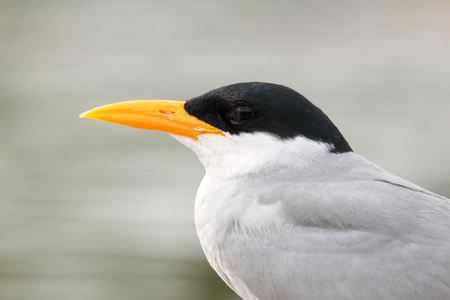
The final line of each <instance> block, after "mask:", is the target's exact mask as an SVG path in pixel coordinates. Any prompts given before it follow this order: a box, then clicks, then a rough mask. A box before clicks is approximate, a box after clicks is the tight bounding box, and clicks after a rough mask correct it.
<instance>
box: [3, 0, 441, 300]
mask: <svg viewBox="0 0 450 300" xmlns="http://www.w3.org/2000/svg"><path fill="white" fill-rule="evenodd" d="M449 11H450V2H449V1H446V0H445V1H438V0H431V1H419V0H412V1H411V0H404V1H395V0H394V1H392V0H381V1H349V0H344V1H333V0H325V1H294V0H279V1H268V0H258V1H257V0H239V1H238V0H227V1H225V0H220V1H206V0H192V1H181V0H175V1H162V0H161V1H157V0H150V1H142V0H141V1H140V0H129V1H118V0H113V1H105V0H94V1H83V0H81V1H80V0H79V1H67V0H63V1H55V0H43V1H4V0H3V1H0V34H1V36H0V43H1V44H0V126H1V127H0V299H1V300H38V299H43V300H44V299H45V300H62V299H64V300H72V299H73V300H78V299H83V300H91V299H92V300H94V299H95V300H103V299H104V300H116V299H117V300H123V299H128V300H135V299H158V300H164V299H238V297H237V296H235V295H234V294H233V293H232V292H231V291H229V290H228V289H227V288H226V286H225V284H224V283H222V282H221V281H220V280H219V279H218V277H217V276H216V275H215V274H214V273H213V271H211V270H210V268H209V266H208V265H207V264H206V261H205V259H204V257H203V254H202V252H201V249H200V246H199V243H198V241H197V237H196V235H195V230H194V224H193V206H194V197H195V193H196V189H197V186H198V183H199V182H200V180H201V178H202V176H203V168H202V166H201V165H200V163H199V162H198V161H197V158H196V157H195V155H194V154H193V153H191V152H190V151H189V150H188V149H186V148H184V147H183V146H182V145H179V144H178V143H177V142H176V141H175V140H172V139H171V138H170V137H169V136H168V135H167V134H165V133H160V132H152V131H146V130H137V129H133V128H129V127H125V126H120V125H115V124H110V123H105V122H98V121H92V120H86V119H83V120H81V119H79V118H78V115H79V114H80V113H81V112H83V111H86V110H88V109H91V108H93V107H96V106H100V105H103V104H107V103H112V102H118V101H124V100H132V99H176V100H186V99H189V98H191V97H195V96H197V95H199V94H201V93H204V92H206V91H208V90H210V89H212V88H215V87H218V86H222V85H226V84H230V83H234V82H241V81H267V82H274V83H279V84H283V85H287V86H290V87H292V88H294V89H296V90H297V91H299V92H301V93H302V94H304V95H305V96H306V97H308V98H309V99H310V100H312V101H313V102H314V103H315V104H317V105H318V106H319V107H321V108H322V109H323V110H324V111H325V112H326V113H327V114H328V115H329V116H330V117H331V119H332V120H334V122H335V123H336V124H337V126H338V127H339V128H340V129H341V131H342V132H343V133H344V135H345V136H346V138H347V139H348V140H349V142H350V144H351V145H352V147H353V148H354V150H355V151H356V152H358V153H360V154H362V155H363V156H365V157H367V158H369V159H370V160H372V161H374V162H376V163H377V164H379V165H381V166H382V167H384V168H386V169H388V170H390V171H392V172H393V173H395V174H397V175H399V176H402V177H405V178H407V179H409V180H411V181H413V182H414V183H417V184H419V185H422V186H424V187H426V188H428V189H431V190H432V191H435V192H438V193H441V194H443V195H446V196H447V197H448V196H450V188H449V185H450V176H449V175H450V167H449V163H448V162H449V161H448V155H449V153H450V139H449V137H450V135H449V128H450V121H449V117H448V115H449V114H450V32H449V28H450V18H449Z"/></svg>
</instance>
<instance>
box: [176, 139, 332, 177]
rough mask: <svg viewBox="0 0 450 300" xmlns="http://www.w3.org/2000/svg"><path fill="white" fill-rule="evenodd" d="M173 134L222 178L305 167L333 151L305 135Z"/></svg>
mask: <svg viewBox="0 0 450 300" xmlns="http://www.w3.org/2000/svg"><path fill="white" fill-rule="evenodd" d="M172 136H173V137H174V138H175V139H177V140H178V141H179V142H181V143H182V144H184V145H185V146H187V147H188V148H190V149H191V150H193V151H194V152H195V153H196V154H197V156H198V158H199V159H200V161H201V163H202V164H203V165H204V167H205V169H206V174H207V175H208V176H210V177H212V178H222V179H229V178H233V177H240V176H244V175H247V174H252V173H261V172H266V171H270V170H273V169H274V168H303V167H305V166H306V165H308V164H310V163H312V162H314V161H315V160H316V159H318V158H319V157H321V156H324V155H327V154H329V150H330V148H331V147H330V145H328V144H325V143H320V142H316V141H312V140H310V139H307V138H305V137H303V136H298V137H296V138H292V139H280V138H278V137H276V136H274V135H271V134H268V133H263V132H259V133H241V134H239V135H230V134H226V136H220V135H215V134H203V135H199V136H198V139H192V138H188V137H184V136H180V135H172Z"/></svg>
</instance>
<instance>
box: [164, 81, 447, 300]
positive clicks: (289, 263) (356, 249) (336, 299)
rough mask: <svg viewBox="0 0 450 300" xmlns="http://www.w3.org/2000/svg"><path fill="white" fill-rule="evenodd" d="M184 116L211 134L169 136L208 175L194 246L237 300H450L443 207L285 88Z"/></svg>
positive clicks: (203, 104) (237, 95)
mask: <svg viewBox="0 0 450 300" xmlns="http://www.w3.org/2000/svg"><path fill="white" fill-rule="evenodd" d="M275 96H276V97H278V98H279V99H275V100H273V98H274V97H275ZM184 109H185V110H186V111H187V113H188V114H189V115H190V116H193V117H195V118H196V119H198V120H201V121H203V122H206V123H207V125H208V126H212V127H211V128H213V129H211V128H210V127H208V126H206V125H205V126H204V128H206V129H205V130H209V132H208V133H204V134H198V135H195V137H192V136H189V135H188V134H182V135H180V134H179V133H178V132H176V131H174V130H172V131H170V130H167V131H170V132H172V133H174V135H173V136H174V137H175V138H176V139H177V140H179V141H180V142H181V143H183V144H185V145H186V146H188V147H189V148H191V149H192V150H193V151H194V152H195V153H196V154H197V155H198V157H199V159H200V161H201V162H202V164H203V165H204V166H205V169H206V175H205V177H204V179H203V181H202V183H201V185H200V188H199V190H198V193H197V197H196V203H195V224H196V229H197V233H198V236H199V239H200V243H201V245H202V248H203V251H204V252H205V255H206V257H207V259H208V261H209V263H210V264H211V266H212V267H213V268H214V270H215V271H216V272H217V273H218V274H219V276H220V277H221V278H222V279H223V280H224V281H225V282H226V283H227V284H228V285H229V286H230V287H231V288H232V289H233V290H234V291H235V292H236V293H237V294H239V295H240V296H241V297H242V298H243V299H245V300H294V299H304V300H316V299H317V300H340V299H342V300H353V299H355V300H356V299H365V300H375V299H383V300H390V299H392V300H394V299H395V300H422V299H435V300H441V299H442V300H445V299H450V201H449V199H446V198H444V197H441V196H439V195H436V194H433V193H431V192H429V191H427V190H425V189H422V188H420V187H418V186H416V185H414V184H412V183H410V182H408V181H406V180H403V179H401V178H399V177H397V176H394V175H392V174H390V173H389V172H387V171H385V170H383V169H381V168H379V167H378V166H376V165H374V164H373V163H371V162H370V161H368V160H366V159H364V158H362V157H361V156H359V155H357V154H355V153H354V152H353V151H352V150H351V148H350V146H349V145H348V143H347V142H346V141H345V139H344V138H343V137H342V135H341V134H340V132H339V131H338V130H337V128H335V127H334V125H333V124H332V123H331V121H329V119H328V118H327V117H326V116H325V115H324V114H323V113H322V112H321V111H320V110H319V109H318V108H316V107H315V106H313V105H312V104H311V103H309V101H307V100H306V99H304V98H303V97H302V96H301V95H299V94H296V93H295V92H293V91H292V90H290V89H287V88H284V87H280V86H276V85H270V84H263V83H247V84H237V85H232V86H228V87H224V88H221V89H218V90H214V91H212V92H209V93H207V94H205V95H203V96H200V97H197V98H194V99H192V100H189V101H187V102H186V103H185V104H184ZM159 111H160V112H162V113H163V114H169V115H170V114H171V112H167V110H165V109H164V110H163V109H160V110H159ZM280 114H281V116H280ZM196 126H197V125H196ZM202 126H203V125H202ZM193 127H195V126H193ZM196 128H197V127H196ZM202 128H203V127H202ZM214 128H216V129H217V128H218V129H220V132H213V133H210V132H212V131H211V130H215V129H214ZM177 130H178V129H177ZM195 130H198V129H195ZM202 130H203V129H202Z"/></svg>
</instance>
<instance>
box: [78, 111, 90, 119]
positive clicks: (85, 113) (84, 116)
mask: <svg viewBox="0 0 450 300" xmlns="http://www.w3.org/2000/svg"><path fill="white" fill-rule="evenodd" d="M88 113H89V111H87V112H84V113H82V114H81V115H79V117H80V119H83V118H86V117H87V115H88Z"/></svg>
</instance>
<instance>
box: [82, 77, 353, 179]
mask: <svg viewBox="0 0 450 300" xmlns="http://www.w3.org/2000/svg"><path fill="white" fill-rule="evenodd" d="M80 117H87V118H91V119H98V120H103V121H109V122H114V123H119V124H124V125H128V126H132V127H138V128H145V129H155V130H162V131H166V132H169V133H171V134H172V136H173V137H174V138H176V139H177V140H178V141H180V142H181V143H183V144H184V145H186V146H187V147H189V148H191V149H192V150H193V151H194V152H196V154H197V155H198V157H199V159H200V161H201V162H202V163H203V165H204V166H205V168H206V170H207V172H208V173H209V174H210V175H212V174H216V175H217V176H219V174H220V176H226V177H229V176H239V175H242V174H245V173H254V172H261V171H264V170H269V169H271V168H273V167H280V166H292V165H299V164H300V165H301V164H305V163H307V162H308V161H311V160H314V159H315V158H317V157H320V155H326V154H339V153H345V152H351V151H352V149H351V148H350V146H349V144H348V143H347V141H346V140H345V138H344V137H343V136H342V134H341V133H340V132H339V130H338V129H337V128H336V126H335V125H334V124H333V123H332V122H331V121H330V119H329V118H328V117H327V116H326V115H325V114H324V113H323V112H322V111H321V110H320V109H319V108H318V107H316V106H315V105H314V104H312V103H311V102H310V101H308V100H307V99H306V98H305V97H303V96H302V95H301V94H299V93H298V92H296V91H294V90H292V89H290V88H288V87H285V86H281V85H276V84H270V83H262V82H248V83H237V84H232V85H228V86H224V87H220V88H217V89H214V90H212V91H209V92H207V93H205V94H203V95H201V96H198V97H195V98H193V99H190V100H187V101H184V102H183V101H165V100H139V101H127V102H120V103H115V104H109V105H105V106H102V107H99V108H96V109H93V110H90V111H88V112H85V113H84V114H82V115H81V116H80ZM236 165H238V166H239V168H238V169H239V170H237V168H235V167H234V166H236Z"/></svg>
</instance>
